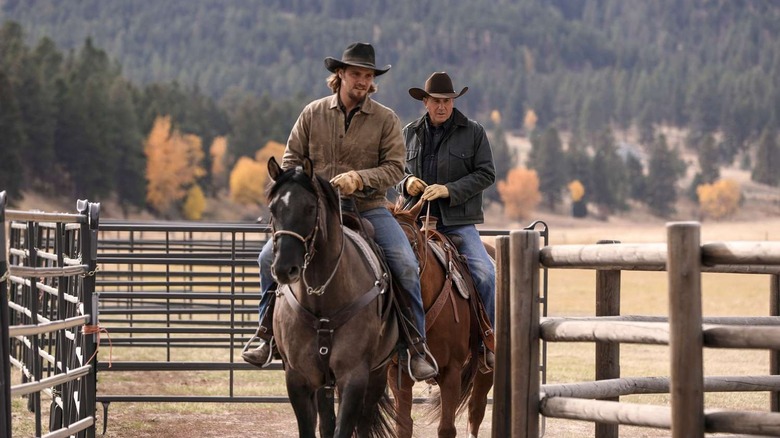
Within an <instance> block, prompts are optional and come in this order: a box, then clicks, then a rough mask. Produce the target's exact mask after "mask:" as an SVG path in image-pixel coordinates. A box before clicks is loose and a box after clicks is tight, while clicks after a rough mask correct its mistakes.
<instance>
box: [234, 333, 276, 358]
mask: <svg viewBox="0 0 780 438" xmlns="http://www.w3.org/2000/svg"><path fill="white" fill-rule="evenodd" d="M259 331H260V329H259V328H258V329H257V332H255V335H254V336H252V338H250V339H249V342H247V343H246V345H244V349H243V350H241V355H242V356H243V355H244V353H246V352H247V350H249V346H250V345H252V343H253V342H256V341H257V342H265V343H266V344H268V347H269V348H268V357H267V358H266V359H265V361H263V363H262V364H260V368H265V367H267V366H268V365H270V364H271V362H273V360H274V349H275V348H276V345H275V344H276V341H275V338H274V337H273V336H271V339H269V340H267V341H266V340H265V339H263V338H261V337H259V336H257V333H258V332H259ZM258 348H259V347H258Z"/></svg>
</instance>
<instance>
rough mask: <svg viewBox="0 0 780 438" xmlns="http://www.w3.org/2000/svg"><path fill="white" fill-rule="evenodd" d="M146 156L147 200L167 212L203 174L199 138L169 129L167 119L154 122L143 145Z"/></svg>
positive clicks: (156, 208)
mask: <svg viewBox="0 0 780 438" xmlns="http://www.w3.org/2000/svg"><path fill="white" fill-rule="evenodd" d="M144 153H145V154H146V179H147V182H148V185H147V189H146V200H147V202H149V204H150V205H151V206H152V207H153V208H154V209H155V210H157V211H158V212H160V213H163V214H168V213H170V211H171V209H172V207H173V205H174V204H175V203H177V202H180V201H181V200H182V199H184V197H185V196H186V194H187V190H188V189H189V187H191V186H192V185H193V184H195V181H196V180H197V178H199V177H201V176H203V175H204V174H205V170H204V169H203V166H202V163H203V150H202V149H201V139H200V137H197V136H195V135H191V134H183V133H181V132H179V131H178V130H177V129H171V118H170V116H162V117H158V118H157V119H155V121H154V126H153V127H152V130H151V132H150V133H149V137H148V138H147V139H146V142H145V143H144Z"/></svg>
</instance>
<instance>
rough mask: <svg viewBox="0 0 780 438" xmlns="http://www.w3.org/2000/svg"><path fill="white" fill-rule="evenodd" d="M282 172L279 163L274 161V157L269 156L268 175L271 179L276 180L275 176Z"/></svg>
mask: <svg viewBox="0 0 780 438" xmlns="http://www.w3.org/2000/svg"><path fill="white" fill-rule="evenodd" d="M281 174H282V168H281V167H279V163H277V162H276V158H274V157H271V158H269V159H268V176H270V177H271V179H272V180H274V181H276V178H278V177H279V175H281Z"/></svg>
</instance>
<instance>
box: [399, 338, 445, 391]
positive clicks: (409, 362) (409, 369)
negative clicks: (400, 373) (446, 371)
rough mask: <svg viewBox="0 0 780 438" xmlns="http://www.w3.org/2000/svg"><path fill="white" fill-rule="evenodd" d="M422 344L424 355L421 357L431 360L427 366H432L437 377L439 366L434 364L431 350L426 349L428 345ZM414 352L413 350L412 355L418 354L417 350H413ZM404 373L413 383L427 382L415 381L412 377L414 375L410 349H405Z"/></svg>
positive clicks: (434, 360) (434, 359) (436, 363)
mask: <svg viewBox="0 0 780 438" xmlns="http://www.w3.org/2000/svg"><path fill="white" fill-rule="evenodd" d="M422 344H423V350H424V352H425V354H424V355H423V356H428V357H430V358H431V361H430V362H428V364H429V365H432V366H433V369H434V370H436V375H438V374H439V364H438V362H436V358H435V357H433V354H431V350H429V349H428V344H427V343H424V342H423V343H422ZM414 350H415V353H414V354H418V353H417V351H416V350H417V349H416V348H415V349H414ZM426 362H427V361H426ZM406 373H407V374H408V375H409V377H411V379H412V380H414V381H415V382H422V381H425V380H427V379H423V380H417V378H415V377H414V374H412V349H411V348H407V349H406ZM431 378H433V377H431Z"/></svg>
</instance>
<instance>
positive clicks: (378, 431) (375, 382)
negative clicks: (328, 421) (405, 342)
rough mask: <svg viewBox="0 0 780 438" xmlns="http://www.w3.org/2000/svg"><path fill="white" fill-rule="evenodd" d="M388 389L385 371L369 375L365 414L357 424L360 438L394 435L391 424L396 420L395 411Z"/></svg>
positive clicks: (364, 403) (381, 370)
mask: <svg viewBox="0 0 780 438" xmlns="http://www.w3.org/2000/svg"><path fill="white" fill-rule="evenodd" d="M386 389H387V378H386V372H385V370H383V369H377V370H375V371H372V372H371V373H369V378H368V388H367V389H366V397H365V399H364V402H363V412H362V415H361V416H360V420H358V424H357V436H358V437H372V436H387V435H392V432H393V429H392V425H391V424H390V423H391V420H392V419H393V418H395V415H394V411H395V410H394V409H393V406H392V403H391V402H390V399H389V397H387V395H386V393H385V390H386Z"/></svg>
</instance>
